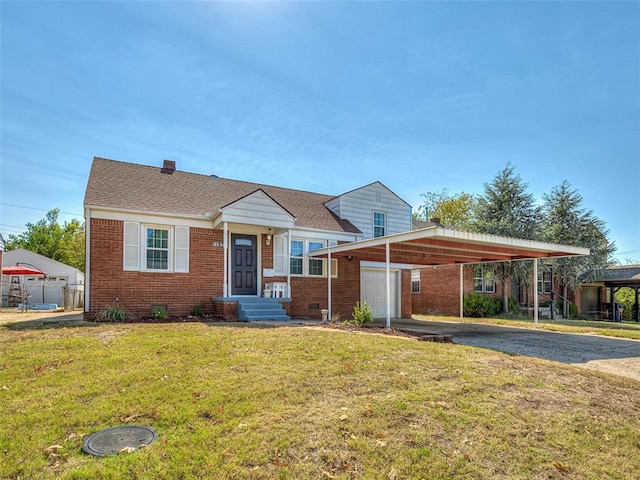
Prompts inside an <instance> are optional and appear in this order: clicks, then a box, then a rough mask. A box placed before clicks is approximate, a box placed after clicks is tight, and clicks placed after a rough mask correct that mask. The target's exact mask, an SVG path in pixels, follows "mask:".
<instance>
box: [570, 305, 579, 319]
mask: <svg viewBox="0 0 640 480" xmlns="http://www.w3.org/2000/svg"><path fill="white" fill-rule="evenodd" d="M578 315H579V312H578V306H577V305H576V304H575V303H570V304H569V318H578Z"/></svg>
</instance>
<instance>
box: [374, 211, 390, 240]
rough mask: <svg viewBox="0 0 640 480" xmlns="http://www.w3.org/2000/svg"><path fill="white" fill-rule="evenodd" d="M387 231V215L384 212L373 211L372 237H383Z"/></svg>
mask: <svg viewBox="0 0 640 480" xmlns="http://www.w3.org/2000/svg"><path fill="white" fill-rule="evenodd" d="M386 233H387V215H386V214H385V213H384V212H373V237H374V238H378V237H384V236H385V235H386Z"/></svg>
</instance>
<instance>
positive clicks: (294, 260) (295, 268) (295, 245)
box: [289, 240, 304, 275]
mask: <svg viewBox="0 0 640 480" xmlns="http://www.w3.org/2000/svg"><path fill="white" fill-rule="evenodd" d="M303 257H304V241H303V240H291V258H289V271H290V272H291V275H302V274H303V273H304V272H303V267H304V258H303Z"/></svg>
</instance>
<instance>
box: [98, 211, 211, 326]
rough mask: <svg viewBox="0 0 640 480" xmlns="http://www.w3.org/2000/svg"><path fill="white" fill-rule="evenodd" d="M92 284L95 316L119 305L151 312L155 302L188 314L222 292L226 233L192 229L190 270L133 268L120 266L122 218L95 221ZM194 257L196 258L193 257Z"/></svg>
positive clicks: (136, 311)
mask: <svg viewBox="0 0 640 480" xmlns="http://www.w3.org/2000/svg"><path fill="white" fill-rule="evenodd" d="M90 228H91V238H90V242H91V245H90V262H91V264H90V267H91V268H90V271H89V276H90V278H89V288H90V293H89V294H90V298H89V302H90V303H89V305H90V311H89V312H88V314H87V315H86V316H92V315H94V314H96V313H97V312H100V311H101V310H104V309H105V308H107V307H109V306H110V305H111V304H112V303H113V302H114V301H115V299H116V298H117V299H118V303H119V304H120V305H122V306H123V307H124V308H126V309H127V310H128V311H130V312H131V313H132V314H134V315H136V316H149V315H150V314H151V308H152V306H153V305H167V307H168V313H169V315H187V314H189V313H191V310H192V309H193V307H194V306H195V305H197V304H200V303H203V304H204V305H205V309H206V310H207V311H209V312H211V311H212V304H211V298H212V297H213V296H222V271H223V249H222V248H221V247H213V246H212V245H211V244H212V242H221V241H222V231H221V230H213V229H204V228H191V229H190V231H189V249H190V252H189V253H190V263H189V273H149V272H129V271H126V272H125V271H123V269H122V261H123V260H122V257H123V222H121V221H116V220H101V219H95V218H94V219H91V225H90ZM194 259H195V260H194Z"/></svg>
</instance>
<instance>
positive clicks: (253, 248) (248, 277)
mask: <svg viewBox="0 0 640 480" xmlns="http://www.w3.org/2000/svg"><path fill="white" fill-rule="evenodd" d="M257 279H258V263H257V237H256V236H255V235H234V234H232V235H231V287H232V288H231V294H232V295H256V294H257V293H258V289H257Z"/></svg>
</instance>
